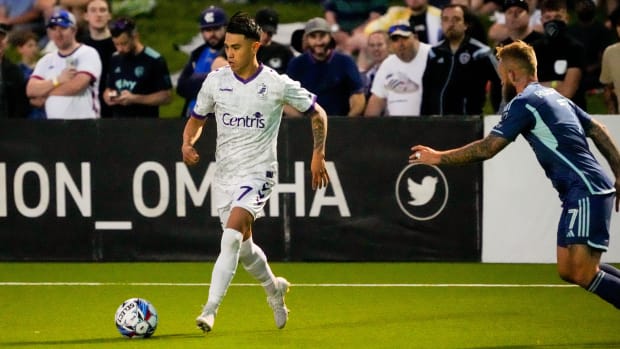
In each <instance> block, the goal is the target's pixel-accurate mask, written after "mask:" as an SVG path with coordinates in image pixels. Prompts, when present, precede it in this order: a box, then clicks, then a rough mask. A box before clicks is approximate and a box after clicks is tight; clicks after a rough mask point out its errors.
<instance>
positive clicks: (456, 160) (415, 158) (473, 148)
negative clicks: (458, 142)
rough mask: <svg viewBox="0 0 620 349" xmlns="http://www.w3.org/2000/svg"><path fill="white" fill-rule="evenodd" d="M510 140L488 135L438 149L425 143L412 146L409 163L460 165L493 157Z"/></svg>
mask: <svg viewBox="0 0 620 349" xmlns="http://www.w3.org/2000/svg"><path fill="white" fill-rule="evenodd" d="M508 143H509V142H508V140H507V139H505V138H502V137H498V136H495V135H492V134H491V135H488V136H486V137H485V138H483V139H480V140H477V141H474V142H472V143H469V144H467V145H464V146H462V147H460V148H455V149H449V150H444V151H438V150H435V149H433V148H430V147H427V146H424V145H415V146H413V147H411V155H409V163H411V164H427V165H460V164H468V163H471V162H478V161H484V160H487V159H490V158H492V157H493V156H495V154H497V153H499V152H500V151H501V150H502V149H504V148H505V147H506V146H507V145H508Z"/></svg>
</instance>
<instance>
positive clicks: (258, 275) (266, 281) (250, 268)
mask: <svg viewBox="0 0 620 349" xmlns="http://www.w3.org/2000/svg"><path fill="white" fill-rule="evenodd" d="M239 261H240V262H241V264H242V265H243V268H244V269H245V270H247V272H248V273H249V274H250V275H252V276H253V277H254V278H255V279H256V280H257V281H258V282H260V283H261V285H262V286H263V288H264V289H265V292H266V293H267V295H268V296H271V295H274V294H275V293H276V277H275V275H274V274H273V272H272V271H271V268H270V267H269V263H267V256H266V255H265V252H264V251H263V250H262V249H261V248H260V247H259V246H258V245H256V244H255V243H254V240H253V239H252V236H250V237H249V238H248V239H247V240H245V241H243V242H242V243H241V251H240V253H239Z"/></svg>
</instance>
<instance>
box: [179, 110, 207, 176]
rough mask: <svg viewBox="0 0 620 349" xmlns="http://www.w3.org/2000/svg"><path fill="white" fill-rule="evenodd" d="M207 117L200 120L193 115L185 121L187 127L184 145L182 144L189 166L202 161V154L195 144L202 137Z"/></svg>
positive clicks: (184, 132)
mask: <svg viewBox="0 0 620 349" xmlns="http://www.w3.org/2000/svg"><path fill="white" fill-rule="evenodd" d="M205 122H206V119H203V120H199V119H196V118H193V117H190V118H189V119H187V123H185V129H183V145H181V152H182V153H183V162H184V163H185V164H186V165H188V166H193V165H196V164H197V163H198V161H200V155H198V152H197V151H196V149H195V148H194V144H195V143H196V141H198V138H200V135H201V134H202V127H203V125H204V124H205Z"/></svg>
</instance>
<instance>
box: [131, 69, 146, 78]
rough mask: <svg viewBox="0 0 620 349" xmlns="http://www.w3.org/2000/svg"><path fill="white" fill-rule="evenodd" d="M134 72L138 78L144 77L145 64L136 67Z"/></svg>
mask: <svg viewBox="0 0 620 349" xmlns="http://www.w3.org/2000/svg"><path fill="white" fill-rule="evenodd" d="M133 73H134V74H135V75H136V77H138V78H139V77H142V75H144V67H143V66H139V67H136V69H134V70H133Z"/></svg>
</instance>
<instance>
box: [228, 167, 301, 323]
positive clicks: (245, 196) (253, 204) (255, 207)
mask: <svg viewBox="0 0 620 349" xmlns="http://www.w3.org/2000/svg"><path fill="white" fill-rule="evenodd" d="M274 178H275V173H274V172H270V171H269V172H266V173H265V175H264V176H263V175H256V176H252V177H250V178H246V179H244V188H246V191H244V192H243V193H242V195H239V196H238V198H237V200H235V202H234V203H233V207H242V208H244V209H245V210H246V212H251V213H252V214H253V217H256V218H260V217H261V216H262V215H263V208H264V206H265V203H266V202H267V200H269V197H270V196H271V191H272V188H273V186H274V185H275V180H274ZM250 188H252V189H250ZM244 229H245V228H244ZM243 231H244V232H247V233H244V241H243V242H242V243H241V251H240V253H239V261H240V262H241V264H242V265H243V267H244V268H245V270H247V271H248V273H249V274H250V275H252V276H253V277H254V278H255V279H256V280H258V281H259V282H260V283H261V285H262V286H263V288H264V289H265V292H266V293H267V302H268V303H269V305H270V306H271V308H272V310H273V313H274V319H275V322H276V326H277V327H278V328H283V327H284V325H286V322H287V320H288V309H287V308H286V305H285V303H284V295H285V294H286V292H287V291H288V288H289V283H288V281H287V280H286V279H284V278H282V277H276V276H275V275H274V274H273V272H272V271H271V267H270V266H269V263H268V262H267V256H266V255H265V252H264V251H263V250H262V249H261V248H260V247H259V246H258V245H256V244H255V243H254V241H253V239H252V230H251V227H248V228H247V230H243Z"/></svg>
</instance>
